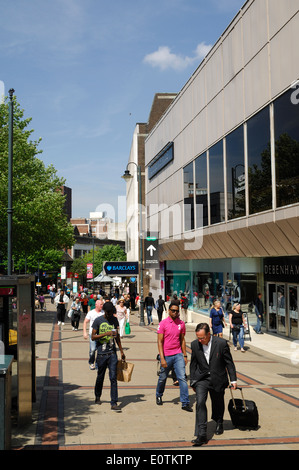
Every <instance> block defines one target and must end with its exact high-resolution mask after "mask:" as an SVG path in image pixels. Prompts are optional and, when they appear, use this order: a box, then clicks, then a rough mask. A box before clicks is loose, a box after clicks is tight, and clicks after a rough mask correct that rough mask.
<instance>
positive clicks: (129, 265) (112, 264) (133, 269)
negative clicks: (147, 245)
mask: <svg viewBox="0 0 299 470" xmlns="http://www.w3.org/2000/svg"><path fill="white" fill-rule="evenodd" d="M103 268H104V271H105V273H106V274H107V275H108V276H132V274H133V275H136V274H138V272H139V271H138V262H136V261H131V262H130V261H105V262H104V265H103Z"/></svg>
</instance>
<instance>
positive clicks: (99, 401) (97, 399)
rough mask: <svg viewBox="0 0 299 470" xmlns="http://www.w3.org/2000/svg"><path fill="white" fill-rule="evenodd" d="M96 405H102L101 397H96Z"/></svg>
mask: <svg viewBox="0 0 299 470" xmlns="http://www.w3.org/2000/svg"><path fill="white" fill-rule="evenodd" d="M95 403H96V405H100V404H101V399H100V397H96V399H95Z"/></svg>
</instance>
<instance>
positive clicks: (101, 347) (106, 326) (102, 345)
mask: <svg viewBox="0 0 299 470" xmlns="http://www.w3.org/2000/svg"><path fill="white" fill-rule="evenodd" d="M118 327H119V323H118V320H117V318H115V317H114V316H113V317H112V318H111V319H110V321H108V320H107V318H106V317H105V315H101V316H100V317H97V318H96V319H95V321H94V322H93V324H92V328H93V329H94V330H96V332H97V335H101V334H103V333H106V332H108V331H111V330H113V329H115V330H117V328H118ZM111 340H112V341H111ZM96 342H97V353H98V354H107V353H109V352H113V351H116V347H115V341H114V339H113V338H112V336H110V335H107V336H103V337H102V338H100V339H97V340H96Z"/></svg>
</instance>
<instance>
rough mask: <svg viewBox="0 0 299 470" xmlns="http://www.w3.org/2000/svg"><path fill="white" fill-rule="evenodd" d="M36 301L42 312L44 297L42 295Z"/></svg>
mask: <svg viewBox="0 0 299 470" xmlns="http://www.w3.org/2000/svg"><path fill="white" fill-rule="evenodd" d="M38 300H39V305H40V311H41V312H43V310H44V306H45V297H44V294H43V293H42V294H41V295H40V296H39V299H38Z"/></svg>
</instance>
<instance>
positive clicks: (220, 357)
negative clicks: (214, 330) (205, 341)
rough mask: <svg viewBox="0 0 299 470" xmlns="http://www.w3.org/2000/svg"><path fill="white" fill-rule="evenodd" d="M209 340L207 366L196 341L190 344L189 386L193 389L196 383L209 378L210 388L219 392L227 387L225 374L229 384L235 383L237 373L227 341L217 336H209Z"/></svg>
mask: <svg viewBox="0 0 299 470" xmlns="http://www.w3.org/2000/svg"><path fill="white" fill-rule="evenodd" d="M211 339H212V345H211V352H210V360H209V364H208V363H207V360H206V358H205V355H204V351H203V347H202V345H201V343H200V342H199V341H198V339H196V340H195V341H193V342H192V343H191V349H192V356H191V363H190V385H191V387H195V385H196V383H197V382H199V381H200V380H203V379H204V378H206V377H208V376H210V378H211V386H212V388H213V389H214V390H215V391H216V392H220V391H222V390H224V389H225V388H226V387H227V386H228V385H229V381H228V376H227V374H228V375H229V378H230V380H231V382H235V381H236V380H237V373H236V368H235V365H234V362H233V358H232V355H231V352H230V349H229V345H228V343H227V341H226V340H225V339H223V338H219V337H218V336H213V337H212V336H211Z"/></svg>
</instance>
